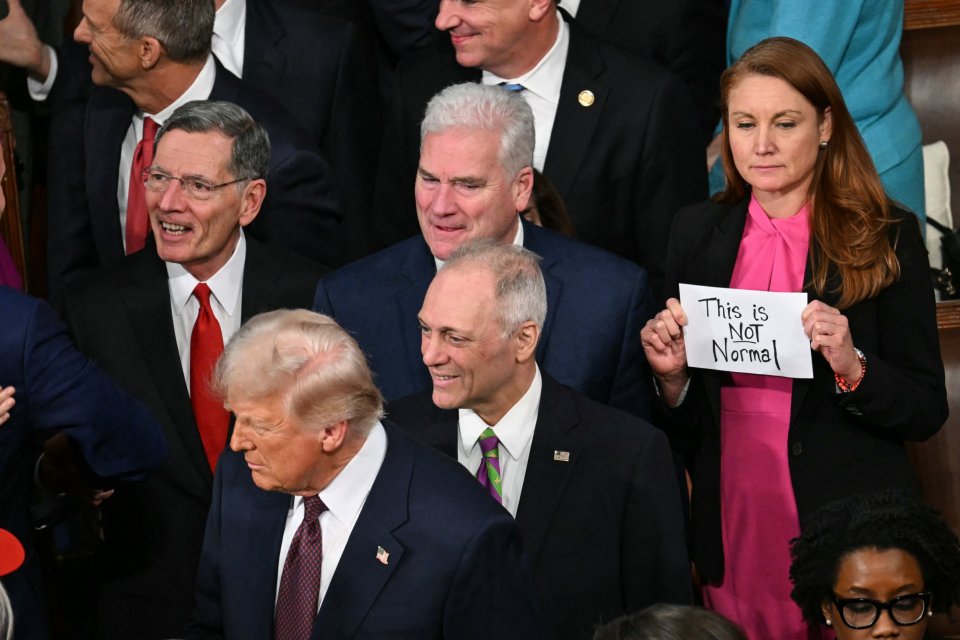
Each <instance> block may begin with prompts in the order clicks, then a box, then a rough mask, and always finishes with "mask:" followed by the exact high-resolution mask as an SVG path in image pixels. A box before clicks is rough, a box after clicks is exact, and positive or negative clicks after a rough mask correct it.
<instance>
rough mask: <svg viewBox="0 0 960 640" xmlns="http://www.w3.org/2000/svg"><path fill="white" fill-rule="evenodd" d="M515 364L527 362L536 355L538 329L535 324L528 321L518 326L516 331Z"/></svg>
mask: <svg viewBox="0 0 960 640" xmlns="http://www.w3.org/2000/svg"><path fill="white" fill-rule="evenodd" d="M516 340H517V362H527V361H529V360H530V359H532V358H534V357H535V356H536V354H537V343H538V342H539V341H540V327H539V326H538V325H537V323H536V322H533V321H532V320H528V321H527V322H524V323H523V324H522V325H520V329H519V330H518V331H517V335H516Z"/></svg>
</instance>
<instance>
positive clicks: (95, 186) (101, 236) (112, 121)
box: [85, 88, 136, 261]
mask: <svg viewBox="0 0 960 640" xmlns="http://www.w3.org/2000/svg"><path fill="white" fill-rule="evenodd" d="M90 102H91V105H90V107H89V108H88V109H87V123H86V132H85V136H86V143H85V149H86V151H85V154H86V167H87V168H86V193H87V201H88V207H89V210H90V224H91V227H92V231H93V237H94V239H95V241H96V242H97V252H98V254H99V255H100V257H101V260H102V261H106V260H118V259H120V258H122V257H123V247H124V241H123V236H122V233H121V231H120V206H119V204H118V203H117V184H119V180H120V177H119V167H120V151H121V149H122V147H123V140H124V138H125V137H126V135H127V129H129V128H130V121H131V120H132V119H133V115H134V114H135V113H136V106H135V105H134V104H133V101H132V100H130V98H128V97H127V96H126V95H125V94H123V93H121V92H119V91H117V90H115V89H104V88H97V89H95V93H94V97H93V98H91V100H90Z"/></svg>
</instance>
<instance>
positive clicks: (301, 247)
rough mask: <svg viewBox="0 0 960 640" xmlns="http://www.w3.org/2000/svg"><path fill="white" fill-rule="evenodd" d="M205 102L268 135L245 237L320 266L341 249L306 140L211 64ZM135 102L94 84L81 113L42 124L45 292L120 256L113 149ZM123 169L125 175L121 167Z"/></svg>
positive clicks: (332, 200)
mask: <svg viewBox="0 0 960 640" xmlns="http://www.w3.org/2000/svg"><path fill="white" fill-rule="evenodd" d="M210 99H211V100H225V101H227V102H233V103H235V104H238V105H240V106H241V107H243V108H244V109H246V110H247V111H248V112H249V113H250V115H251V116H253V118H254V119H255V120H257V121H258V122H259V123H260V124H262V125H263V126H264V127H265V128H266V130H267V133H269V135H270V144H271V158H270V175H269V176H268V177H267V196H266V198H265V199H264V201H263V206H262V208H261V209H260V214H259V215H258V216H257V218H256V220H254V222H253V223H252V224H251V225H250V226H249V228H248V230H247V231H248V235H250V236H253V237H254V238H257V239H258V240H260V241H262V242H265V243H267V244H270V245H274V246H277V247H280V248H283V249H286V250H288V251H292V252H294V253H297V254H300V255H303V256H306V257H308V258H310V259H312V260H318V261H321V262H327V261H330V260H329V259H330V258H335V257H336V256H337V255H338V252H339V251H340V248H339V243H340V240H339V233H340V231H339V226H340V222H341V215H340V212H339V209H338V204H337V201H336V187H335V185H334V179H333V174H332V172H331V171H330V168H329V167H328V166H327V164H326V162H325V161H324V160H323V158H322V157H321V156H320V154H319V152H318V151H317V150H316V148H315V147H314V145H313V144H312V143H311V142H310V141H309V139H308V138H307V134H305V133H304V132H303V130H302V129H301V128H300V127H299V126H298V125H297V123H296V122H295V121H294V120H293V118H292V116H290V115H289V114H288V113H287V112H286V111H285V110H284V109H283V107H281V106H280V105H279V104H278V103H277V102H276V101H275V100H274V99H273V98H271V97H270V96H269V95H267V94H266V93H264V92H262V91H261V90H259V89H257V88H256V87H254V86H252V85H251V84H249V83H247V82H244V81H242V80H240V79H239V78H237V77H236V76H234V75H233V74H231V73H230V72H229V71H227V70H226V69H224V68H223V66H221V65H220V63H219V62H218V63H217V75H216V80H215V81H214V85H213V90H212V91H211V93H210ZM135 112H136V105H134V103H133V101H132V100H131V99H130V98H129V97H128V96H127V95H126V94H124V93H122V92H121V91H118V90H116V89H112V88H109V87H94V89H93V92H92V95H91V97H90V100H89V102H88V103H87V104H86V107H85V108H80V107H78V106H77V105H74V106H73V107H67V106H65V107H64V108H63V109H62V110H60V111H58V113H57V114H55V117H54V118H53V120H52V122H51V125H50V126H51V140H53V141H55V142H54V143H53V144H54V146H53V148H52V149H51V154H50V200H49V208H48V212H49V227H50V231H49V238H48V256H47V260H48V265H49V273H48V276H49V280H50V288H51V293H57V291H58V289H59V288H60V285H61V284H62V283H63V281H64V279H65V278H68V277H69V276H71V275H72V274H75V273H78V272H80V271H84V270H89V269H93V268H96V267H99V266H104V265H108V264H112V263H115V262H117V261H118V260H120V259H121V258H122V257H123V247H124V243H123V237H122V235H121V233H120V211H119V207H118V205H117V184H118V181H119V173H118V172H119V166H120V150H121V147H122V146H123V139H124V136H126V133H127V128H128V127H129V126H130V120H131V119H132V118H133V115H134V113H135ZM126 171H129V168H127V169H126Z"/></svg>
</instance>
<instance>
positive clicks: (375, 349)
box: [313, 222, 651, 417]
mask: <svg viewBox="0 0 960 640" xmlns="http://www.w3.org/2000/svg"><path fill="white" fill-rule="evenodd" d="M523 234H524V240H523V244H524V247H526V248H527V249H529V250H530V251H533V252H534V253H536V254H538V255H540V256H541V257H542V258H543V262H542V263H541V268H542V270H543V276H544V280H545V281H546V284H547V319H546V322H545V323H544V326H543V331H542V334H541V336H540V344H539V345H538V346H537V361H538V362H539V363H540V366H541V368H542V369H544V370H545V371H547V372H549V373H550V375H552V376H554V377H555V378H557V380H559V381H560V382H562V383H564V384H567V385H570V386H571V387H573V388H574V389H577V390H578V391H581V392H582V393H585V394H586V395H587V396H589V397H591V398H593V399H594V400H597V401H598V402H602V403H604V404H610V405H613V406H615V407H619V408H621V409H624V410H626V411H629V412H631V413H633V414H635V415H639V416H641V417H646V416H647V415H648V413H649V401H648V386H649V382H648V381H649V376H648V375H647V373H646V360H645V359H644V357H643V351H642V348H641V346H640V329H641V327H642V326H643V324H644V322H646V320H647V318H648V317H649V316H650V314H651V300H650V293H649V287H648V284H647V274H646V272H644V270H643V269H641V268H639V267H637V266H636V265H634V264H631V263H630V262H628V261H626V260H623V259H621V258H618V257H617V256H614V255H611V254H609V253H607V252H606V251H603V250H600V249H597V248H596V247H591V246H589V245H586V244H584V243H582V242H577V241H575V240H571V239H570V238H566V237H564V236H561V235H560V234H557V233H554V232H552V231H548V230H546V229H541V228H540V227H537V226H535V225H532V224H528V223H526V222H523ZM436 273H437V268H436V263H435V262H434V258H433V255H432V254H431V253H430V249H429V247H428V246H427V244H426V242H424V240H423V237H422V236H419V235H418V236H416V237H414V238H410V239H409V240H405V241H403V242H401V243H398V244H396V245H394V246H393V247H390V248H388V249H384V250H383V251H381V252H379V253H376V254H374V255H372V256H369V257H367V258H364V259H363V260H359V261H357V262H355V263H353V264H350V265H347V266H346V267H343V268H342V269H339V270H337V271H335V272H334V273H332V274H330V275H329V276H327V277H325V278H323V279H322V280H321V281H320V284H319V285H317V294H316V298H315V300H314V304H313V308H314V310H315V311H319V312H320V313H325V314H327V315H330V316H333V317H334V318H336V320H337V322H339V323H340V326H342V327H344V328H345V329H346V330H347V331H350V332H351V333H352V334H353V335H354V337H355V338H356V339H357V341H358V342H359V343H360V347H361V348H362V349H363V350H364V353H366V355H367V358H368V361H369V362H370V367H371V368H372V369H373V370H374V372H376V375H377V386H378V387H379V388H380V390H381V392H382V393H383V395H384V397H385V398H386V399H387V400H388V401H389V400H396V399H397V398H402V397H403V396H407V395H410V394H412V393H415V392H417V391H423V390H425V389H429V388H430V387H431V383H430V375H429V373H427V368H426V367H425V366H424V364H423V360H422V358H421V355H420V325H419V322H418V321H417V316H418V314H419V313H420V307H421V305H422V304H423V298H424V296H425V295H426V293H427V288H428V287H429V286H430V282H431V281H432V280H433V277H434V276H435V275H436Z"/></svg>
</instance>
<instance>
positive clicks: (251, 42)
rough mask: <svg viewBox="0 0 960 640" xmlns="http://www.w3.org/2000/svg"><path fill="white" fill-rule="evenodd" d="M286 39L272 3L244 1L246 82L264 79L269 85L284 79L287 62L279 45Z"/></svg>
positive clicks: (258, 0) (255, 0) (244, 74)
mask: <svg viewBox="0 0 960 640" xmlns="http://www.w3.org/2000/svg"><path fill="white" fill-rule="evenodd" d="M285 35H286V33H285V32H284V29H283V26H282V25H281V24H280V20H279V19H278V18H277V14H276V9H275V8H274V7H273V6H272V3H271V2H269V1H267V2H262V1H260V0H247V24H246V27H245V29H244V38H245V45H244V49H245V53H244V56H243V77H244V78H245V79H246V80H247V81H252V80H253V79H254V78H263V79H266V80H268V84H272V83H271V82H269V81H270V80H271V79H273V80H274V81H275V80H276V79H279V78H282V77H283V74H284V71H285V67H286V60H285V59H284V57H283V55H282V54H281V53H280V47H279V46H278V45H279V43H280V41H281V40H282V39H283V38H284V36H285ZM254 84H260V83H257V82H254Z"/></svg>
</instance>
